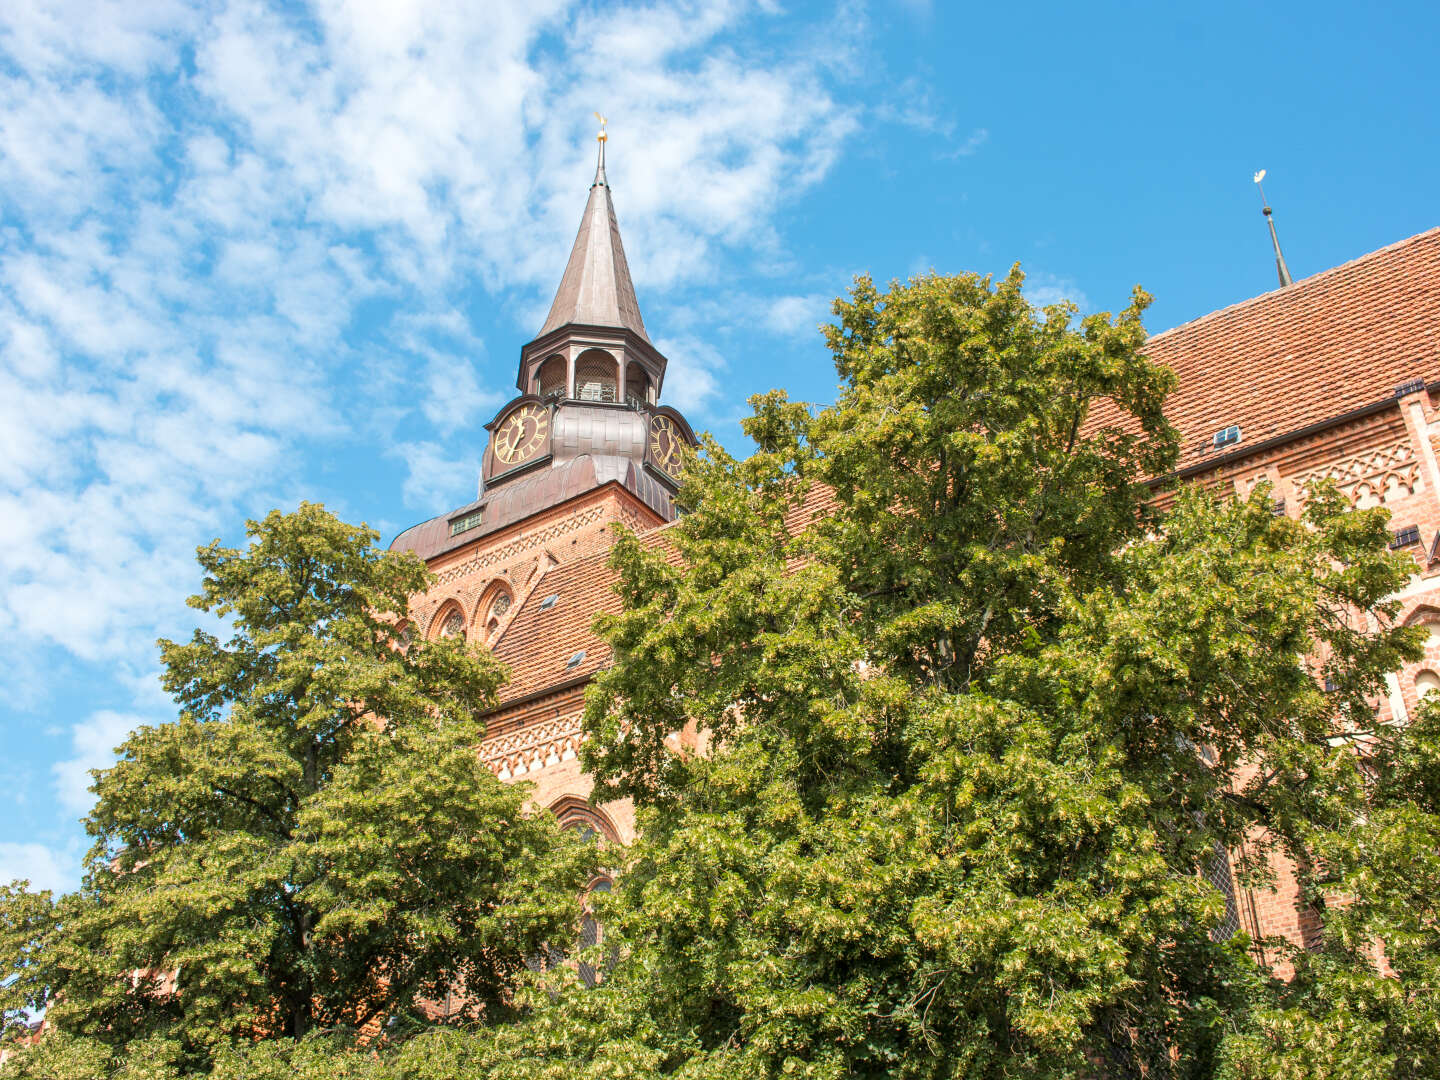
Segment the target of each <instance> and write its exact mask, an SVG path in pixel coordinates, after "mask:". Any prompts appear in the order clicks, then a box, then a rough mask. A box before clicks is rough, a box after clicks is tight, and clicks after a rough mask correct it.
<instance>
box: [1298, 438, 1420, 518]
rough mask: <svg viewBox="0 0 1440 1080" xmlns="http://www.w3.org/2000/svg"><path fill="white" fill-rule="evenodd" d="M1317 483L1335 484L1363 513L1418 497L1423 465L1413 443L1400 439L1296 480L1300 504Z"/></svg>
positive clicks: (1303, 475)
mask: <svg viewBox="0 0 1440 1080" xmlns="http://www.w3.org/2000/svg"><path fill="white" fill-rule="evenodd" d="M1316 480H1333V481H1335V483H1336V485H1337V486H1338V487H1339V488H1340V490H1341V491H1342V492H1344V493H1345V495H1346V497H1347V498H1349V500H1350V503H1351V505H1353V506H1356V507H1359V508H1361V509H1364V508H1366V507H1371V506H1381V505H1384V504H1387V503H1395V502H1398V501H1399V500H1401V499H1404V498H1408V497H1409V496H1411V495H1413V494H1415V491H1416V490H1417V488H1418V487H1419V486H1420V462H1419V459H1418V458H1416V456H1415V450H1414V448H1413V447H1412V446H1411V445H1410V440H1409V439H1408V438H1402V439H1398V440H1395V441H1392V442H1389V443H1387V444H1385V445H1383V446H1377V447H1375V448H1374V449H1371V450H1367V451H1365V452H1364V453H1360V454H1354V455H1351V456H1350V457H1345V458H1341V459H1340V460H1338V461H1334V462H1331V463H1330V464H1328V465H1324V466H1321V467H1320V468H1318V469H1312V470H1311V471H1309V472H1306V473H1302V474H1301V475H1299V476H1296V477H1294V478H1293V479H1292V481H1291V482H1292V484H1293V485H1294V488H1295V497H1296V499H1297V500H1298V501H1302V502H1303V501H1304V498H1305V486H1306V485H1307V484H1309V483H1311V482H1312V481H1316Z"/></svg>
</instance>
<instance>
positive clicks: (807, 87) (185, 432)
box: [0, 0, 857, 809]
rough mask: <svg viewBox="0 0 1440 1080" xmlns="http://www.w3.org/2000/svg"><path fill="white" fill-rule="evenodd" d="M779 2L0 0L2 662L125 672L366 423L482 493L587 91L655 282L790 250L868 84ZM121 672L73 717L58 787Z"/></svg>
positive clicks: (579, 195)
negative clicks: (495, 337)
mask: <svg viewBox="0 0 1440 1080" xmlns="http://www.w3.org/2000/svg"><path fill="white" fill-rule="evenodd" d="M768 12H769V5H766V4H763V3H751V2H747V0H726V2H719V3H704V4H702V3H691V2H689V0H671V2H658V3H633V4H632V3H621V4H612V5H608V6H607V7H606V9H605V10H604V11H603V12H601V11H600V10H598V9H596V8H595V7H594V6H593V5H590V4H588V3H583V2H581V0H534V2H531V3H528V4H524V5H503V4H502V5H453V4H444V3H417V4H408V5H389V4H374V3H369V2H361V0H316V2H314V3H313V4H302V5H290V4H280V3H270V2H266V0H229V2H224V3H220V4H217V5H207V6H195V5H190V4H185V3H182V2H179V0H174V2H171V0H148V2H146V3H138V4H137V3H133V2H126V0H113V2H96V0H40V2H35V3H24V4H9V5H3V6H0V644H3V645H4V647H5V648H6V649H7V655H9V656H10V657H11V658H12V664H11V665H9V666H10V667H11V668H12V669H13V670H12V671H9V672H4V673H0V689H4V688H5V687H9V686H11V684H19V683H24V684H25V685H26V686H33V684H34V681H35V680H34V678H33V671H34V669H35V668H36V666H37V665H38V664H39V663H40V660H41V658H42V656H43V651H44V650H46V649H55V648H58V649H61V650H64V651H65V652H67V653H69V654H70V655H71V656H72V657H74V658H76V659H77V662H79V663H81V664H82V665H84V664H89V665H92V667H91V668H89V669H86V670H93V671H94V672H96V677H97V679H101V678H103V679H106V680H110V682H111V683H112V684H113V685H117V686H121V687H128V686H129V685H130V683H131V682H133V681H135V680H137V679H138V678H139V677H140V675H141V674H142V673H144V672H147V671H149V670H150V668H151V666H152V665H153V644H152V643H153V641H154V639H155V637H156V636H158V635H160V634H176V633H183V632H184V630H185V626H184V623H186V622H188V621H190V620H191V619H193V614H192V613H188V612H187V611H186V610H185V608H184V606H183V602H182V601H183V597H184V596H185V595H186V594H187V593H188V592H189V591H191V585H192V583H193V580H194V576H195V575H194V566H193V555H192V552H193V549H194V547H195V546H196V545H197V544H199V543H203V542H205V541H208V540H209V539H210V538H211V537H213V536H216V535H220V534H222V533H223V534H225V535H229V536H232V537H233V536H234V535H235V532H236V526H237V525H238V522H239V520H240V519H241V518H242V517H243V516H245V515H246V514H253V513H262V512H263V511H264V510H265V509H267V508H268V507H269V506H270V505H275V504H276V503H277V502H279V501H280V500H281V499H282V498H288V497H291V496H293V495H294V493H296V492H297V491H303V492H305V493H306V494H307V495H310V496H311V497H318V498H322V499H326V500H327V501H330V502H336V501H342V499H343V494H344V489H343V488H341V489H338V490H332V489H331V488H329V486H328V484H329V481H327V480H325V479H324V477H325V476H326V475H328V474H326V473H325V472H324V468H322V467H321V466H320V465H319V464H317V463H328V462H330V461H332V460H336V459H343V458H344V457H345V456H346V455H347V454H351V453H353V452H354V451H355V449H356V448H357V447H359V446H362V445H363V446H365V447H367V448H369V447H373V445H374V444H376V443H378V444H379V445H380V447H381V448H382V451H383V450H384V449H385V448H392V451H393V454H394V455H395V456H397V457H399V458H400V459H401V460H403V461H404V462H405V464H406V466H407V468H408V469H409V475H408V477H407V478H406V479H405V480H404V481H403V483H404V495H405V501H406V502H407V504H408V505H410V506H411V507H412V508H414V509H416V510H417V511H430V512H434V511H435V510H437V509H441V508H445V507H448V506H451V505H454V504H455V502H456V501H458V499H464V498H466V497H468V495H469V493H470V491H472V490H473V485H474V469H475V459H477V458H478V455H479V451H480V448H481V445H482V444H483V435H481V434H480V432H479V430H478V429H479V425H480V423H482V422H483V421H484V420H487V419H489V413H490V412H491V411H492V410H493V409H494V408H495V407H496V406H497V405H498V404H499V403H500V402H501V401H503V400H504V399H505V397H507V396H508V395H509V393H510V389H509V382H510V380H509V377H508V375H509V367H510V360H509V358H506V359H505V360H504V361H503V362H501V361H498V360H497V361H490V360H489V359H488V357H487V352H486V349H485V344H484V341H483V340H482V336H483V335H484V334H486V333H488V330H489V325H488V324H489V323H490V321H492V320H497V319H498V320H510V319H513V318H516V317H520V318H523V319H526V321H525V323H524V329H525V330H527V331H532V332H533V330H534V329H535V328H536V327H534V326H532V325H530V323H531V322H533V320H530V319H529V318H528V316H529V315H530V314H531V313H532V312H534V311H535V310H537V309H543V306H544V303H545V302H546V301H548V299H549V290H551V289H553V287H554V285H555V279H556V277H557V275H558V272H559V268H560V267H561V266H563V264H564V259H565V255H566V252H567V250H568V246H569V244H570V241H571V239H572V237H573V230H574V228H575V225H576V222H577V220H578V215H579V210H580V206H581V204H582V202H583V198H584V190H585V186H586V183H587V181H588V170H589V168H590V155H591V154H592V153H593V142H592V141H591V140H590V135H591V134H592V132H591V127H590V125H591V120H590V111H591V110H592V109H593V108H596V107H597V106H599V107H600V108H601V109H602V111H605V112H606V113H607V114H609V115H610V116H611V117H612V119H613V122H612V125H611V134H612V139H611V143H610V148H611V161H610V176H611V181H612V184H613V185H614V186H615V188H616V190H617V194H619V193H623V194H619V202H620V204H621V218H622V224H623V226H624V229H625V238H626V241H627V245H628V250H629V254H630V257H631V266H632V269H633V271H634V274H635V277H636V279H637V284H638V285H639V286H640V288H641V291H642V294H643V295H645V296H646V297H647V300H648V301H649V302H651V303H652V304H654V305H655V306H657V307H658V306H662V305H663V303H664V300H665V298H666V297H667V296H673V297H677V298H678V297H682V296H684V295H686V290H688V289H696V290H698V289H700V288H702V287H704V286H706V285H707V284H713V283H714V282H715V281H718V280H721V279H723V278H724V277H726V275H727V274H728V273H729V272H730V271H731V269H733V267H735V266H737V265H746V264H754V263H755V262H757V261H764V262H775V261H776V260H777V259H779V258H781V253H780V252H779V250H778V241H777V230H776V225H775V222H776V215H777V213H778V212H779V211H780V209H781V208H782V207H783V206H784V205H785V204H786V202H787V200H791V199H794V198H795V197H797V195H798V194H799V193H801V192H803V191H804V190H805V189H806V187H807V186H809V185H812V184H814V183H816V182H817V181H818V180H819V179H820V178H821V177H823V176H824V175H825V174H826V173H827V171H828V170H829V169H830V168H831V166H832V165H833V163H834V161H835V160H836V157H837V155H838V154H839V153H840V150H841V148H842V146H843V145H844V140H845V137H846V135H847V134H848V133H849V132H850V131H851V130H853V128H854V127H855V125H856V122H857V113H856V111H855V110H854V109H852V108H850V107H848V106H846V105H845V104H843V103H842V102H841V101H840V100H839V98H838V96H837V94H836V92H835V86H834V83H833V80H834V79H835V78H836V77H837V72H839V71H840V68H839V67H838V66H837V65H836V64H835V63H834V58H833V57H832V56H829V55H828V54H827V53H825V52H824V51H823V50H817V49H812V48H811V47H810V45H809V44H808V41H807V39H806V37H805V36H804V35H801V36H799V37H797V38H795V39H794V43H793V44H792V45H789V46H786V45H784V44H783V43H782V44H780V45H770V46H769V47H767V48H766V49H763V50H762V49H757V48H754V47H753V40H754V35H755V33H756V27H757V25H763V23H764V21H765V19H767V18H769V17H770V16H769V14H768ZM77 27H84V32H77V30H76V28H77ZM696 340H699V337H698V336H697V337H696ZM721 370H723V363H722V362H721V361H720V359H719V357H718V355H717V354H713V353H707V352H706V351H705V349H703V348H700V347H690V346H689V345H688V344H685V343H682V344H681V345H680V350H679V355H677V357H676V358H675V362H674V364H673V366H672V369H671V375H670V378H669V380H667V382H668V387H667V389H668V390H669V394H668V395H667V396H669V397H670V398H671V400H674V401H675V402H676V403H677V404H681V405H682V406H690V407H694V408H696V409H698V410H701V411H702V412H703V410H704V409H706V408H707V406H708V404H709V403H711V402H713V401H714V400H715V396H716V394H717V393H718V390H717V386H718V383H717V372H719V371H721ZM498 373H503V376H504V377H502V374H498ZM371 452H373V451H371ZM126 693H128V691H127V692H126ZM126 693H119V694H117V697H116V700H114V701H113V702H111V703H109V704H110V705H112V706H113V707H112V708H111V709H110V710H109V711H108V712H105V713H103V714H102V713H95V714H94V715H91V714H90V713H89V712H87V714H86V715H85V716H84V717H83V718H79V719H78V720H77V719H74V718H72V719H71V720H70V723H71V724H72V725H73V727H74V730H73V733H72V738H73V741H74V743H75V746H76V747H77V749H76V750H75V753H74V755H73V757H72V759H71V760H70V761H67V763H66V764H65V765H64V767H63V768H62V769H61V771H60V772H58V773H57V780H58V781H60V782H61V787H62V796H61V797H62V799H63V800H64V801H65V805H66V807H67V809H73V808H74V807H76V806H78V805H79V804H80V801H81V795H80V794H77V791H76V785H77V784H79V782H80V778H81V777H83V775H84V769H83V768H82V763H83V762H88V761H91V760H93V759H94V757H95V755H93V754H91V753H90V750H89V749H83V750H82V749H80V748H81V746H82V744H84V746H85V747H89V746H90V743H89V740H91V739H92V738H93V739H98V740H100V741H102V742H103V741H104V740H105V739H106V738H109V737H110V734H112V733H113V731H112V730H111V728H110V727H107V725H110V724H111V721H112V720H113V721H114V723H115V724H120V723H121V722H122V718H125V717H130V718H131V719H133V715H132V714H133V713H134V710H135V708H136V707H137V705H136V703H135V699H134V698H133V697H128V696H126ZM12 700H13V699H12ZM146 707H148V703H147V705H146ZM96 745H98V743H97V744H96ZM107 752H108V750H107ZM85 767H88V766H85ZM79 790H80V791H81V792H83V787H81V788H80V789H79Z"/></svg>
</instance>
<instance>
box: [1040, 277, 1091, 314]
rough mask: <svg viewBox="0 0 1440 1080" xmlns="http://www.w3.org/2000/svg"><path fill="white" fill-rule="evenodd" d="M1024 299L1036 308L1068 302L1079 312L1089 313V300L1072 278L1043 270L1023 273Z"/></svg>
mask: <svg viewBox="0 0 1440 1080" xmlns="http://www.w3.org/2000/svg"><path fill="white" fill-rule="evenodd" d="M1025 298H1026V299H1027V300H1029V301H1030V303H1032V304H1034V305H1036V306H1037V307H1046V306H1048V305H1050V304H1059V303H1063V302H1065V301H1067V300H1068V301H1069V302H1070V303H1072V304H1074V305H1075V306H1076V307H1078V308H1079V309H1080V310H1081V311H1090V310H1091V306H1090V298H1089V297H1088V296H1086V295H1085V292H1084V290H1083V289H1081V288H1080V286H1079V284H1078V283H1077V282H1076V281H1075V279H1074V278H1069V277H1062V276H1060V275H1057V274H1051V273H1049V272H1047V271H1044V270H1028V271H1026V273H1025Z"/></svg>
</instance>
